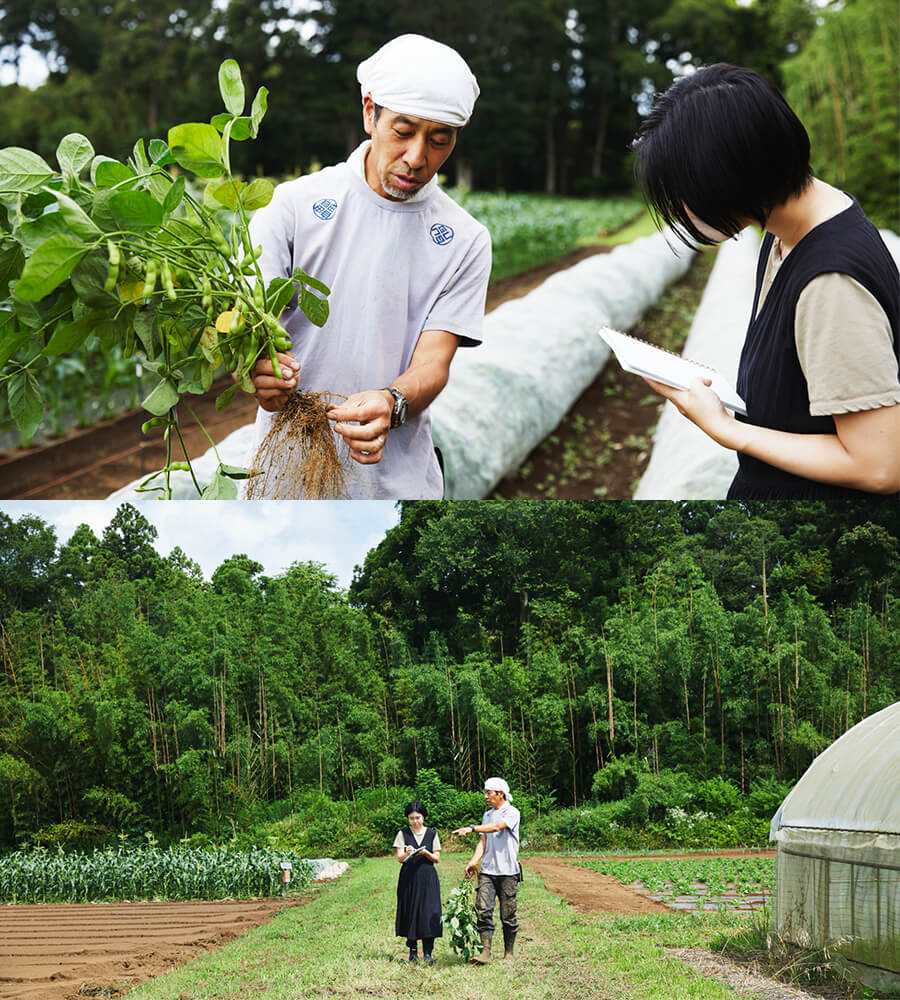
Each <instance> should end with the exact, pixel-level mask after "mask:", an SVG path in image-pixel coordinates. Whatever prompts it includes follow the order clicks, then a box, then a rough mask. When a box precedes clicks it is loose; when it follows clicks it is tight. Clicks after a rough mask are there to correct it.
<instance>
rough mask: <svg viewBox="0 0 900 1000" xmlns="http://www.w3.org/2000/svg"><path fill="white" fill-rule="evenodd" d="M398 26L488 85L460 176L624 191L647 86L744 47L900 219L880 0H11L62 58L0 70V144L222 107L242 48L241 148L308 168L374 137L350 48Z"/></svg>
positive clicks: (45, 147) (459, 164) (730, 57)
mask: <svg viewBox="0 0 900 1000" xmlns="http://www.w3.org/2000/svg"><path fill="white" fill-rule="evenodd" d="M404 32H420V33H423V34H428V35H433V36H434V37H437V38H438V39H439V40H440V41H443V42H446V43H448V44H450V45H453V46H455V47H456V48H457V49H458V50H459V51H460V52H461V53H462V55H463V56H464V57H465V58H466V59H467V60H468V61H469V63H470V64H471V66H472V68H473V70H474V72H475V74H476V76H477V77H478V80H479V83H480V86H481V97H480V99H479V102H478V105H477V108H476V113H475V115H474V118H473V120H472V122H471V123H470V125H469V126H468V127H467V128H466V129H465V130H464V131H463V133H462V135H461V137H460V142H459V144H458V147H457V151H456V153H455V154H454V156H453V157H452V158H451V159H450V161H449V162H448V171H449V173H450V180H451V181H452V182H454V183H463V184H465V185H466V186H468V187H474V188H478V189H481V190H506V191H529V190H538V191H546V192H548V193H555V194H567V195H602V194H606V193H609V192H615V193H620V192H622V191H623V190H625V189H628V188H630V187H631V186H632V177H631V153H630V151H629V147H630V143H631V140H632V138H633V137H634V134H635V132H636V130H637V127H638V124H639V121H640V116H641V115H642V114H643V113H646V110H647V109H648V107H649V102H650V100H651V98H652V95H653V93H654V92H656V91H661V90H664V89H665V88H666V87H667V86H668V85H669V84H670V83H671V82H672V80H673V78H674V77H675V76H676V75H679V74H681V73H684V72H687V71H689V70H690V69H691V68H692V67H696V66H699V65H701V64H704V63H711V62H733V63H738V64H741V65H745V66H749V67H750V68H752V69H756V70H758V71H760V72H762V73H764V74H766V75H767V76H769V77H770V78H771V79H772V80H773V81H774V82H775V83H776V84H777V85H779V86H785V85H786V83H787V82H791V84H792V89H791V97H792V99H796V101H797V110H798V112H799V113H800V116H801V118H804V120H807V115H808V116H809V118H808V120H807V124H808V127H809V128H810V131H811V133H812V137H813V152H814V156H815V157H816V164H817V167H822V166H824V167H827V168H828V170H829V171H830V170H832V169H834V170H836V172H837V175H836V176H827V175H826V177H825V179H826V180H831V181H832V182H833V183H840V184H846V185H847V187H848V190H850V191H852V192H853V193H854V194H855V195H856V197H857V198H858V199H859V201H860V203H861V204H862V205H863V207H864V208H868V206H869V205H871V206H872V210H873V211H875V212H876V214H877V215H878V221H879V224H881V225H888V226H893V227H894V228H897V227H898V223H897V219H896V216H897V185H896V177H897V161H898V155H897V149H896V143H895V142H894V138H895V136H896V129H897V111H898V102H897V91H898V72H900V71H898V52H897V35H898V26H897V20H896V18H891V17H889V16H888V12H887V10H886V9H885V5H884V4H883V3H881V0H840V2H831V3H827V4H825V5H823V4H822V3H821V2H813V0H617V2H615V3H613V2H610V0H582V2H580V3H578V4H575V5H573V4H571V3H568V2H566V3H562V2H560V0H527V2H524V0H492V2H491V3H490V4H484V3H476V2H474V0H458V2H457V3H454V4H451V5H448V4H445V3H439V2H437V0H420V2H418V3H416V4H396V3H387V2H385V0H365V2H362V0H328V2H310V0H260V2H253V3H250V2H248V0H229V2H215V3H212V2H211V0H181V2H179V3H173V2H171V0H141V2H137V0H113V2H108V0H103V2H98V0H85V2H84V3H80V4H78V5H77V6H71V5H67V4H56V3H49V2H47V0H28V2H25V0H15V2H12V3H8V4H6V5H5V6H4V8H3V10H2V11H0V57H2V58H3V60H4V61H5V62H6V63H7V64H9V67H10V72H11V73H12V74H13V76H17V74H18V70H19V60H20V58H21V53H22V51H23V49H22V47H23V46H24V45H28V46H29V47H30V48H31V49H33V50H35V51H36V52H38V53H40V54H41V55H42V56H43V57H44V58H45V59H46V60H47V63H48V65H49V68H50V76H49V78H48V80H47V82H46V83H45V84H44V85H43V86H40V87H38V88H37V89H36V90H34V91H32V90H29V89H28V88H27V87H24V86H16V84H11V85H9V86H7V87H5V88H2V93H3V107H4V115H3V120H2V123H0V146H7V145H16V146H24V147H27V148H28V149H31V150H33V151H34V152H36V153H39V154H40V155H42V156H43V157H45V158H47V159H52V157H53V153H54V151H55V149H56V147H57V144H58V143H59V140H60V139H61V138H62V137H63V136H64V135H66V134H67V133H70V132H81V133H83V134H85V135H86V136H87V137H88V138H89V139H90V140H91V142H92V143H93V145H94V148H95V149H97V150H98V152H101V153H103V154H104V155H109V156H114V157H116V158H124V157H125V156H126V155H127V154H128V152H129V151H130V149H131V146H132V144H133V143H134V142H135V140H136V139H138V138H139V137H142V138H145V139H150V138H153V137H154V136H155V137H164V136H165V135H166V131H167V129H168V128H169V127H171V126H172V125H174V124H176V123H178V122H189V121H201V120H205V119H208V118H209V117H210V115H212V114H214V113H215V112H216V111H218V110H219V109H218V107H217V97H216V90H215V83H214V82H215V79H216V70H217V67H218V65H219V63H220V62H221V61H222V60H223V59H226V58H235V59H237V61H238V62H239V63H240V65H241V66H242V67H243V69H244V71H245V74H246V78H247V80H249V81H250V85H251V86H253V87H254V88H255V87H257V86H260V85H265V86H266V87H268V88H269V91H270V106H269V114H268V117H267V121H266V125H265V127H264V129H263V130H262V132H261V134H260V137H259V139H258V141H256V142H254V143H253V144H252V146H251V145H248V146H247V148H245V149H243V150H241V151H240V153H239V154H238V155H237V157H236V165H238V166H239V168H240V169H242V170H244V171H245V172H246V173H250V174H254V173H257V172H263V173H265V174H267V175H270V176H279V177H284V176H295V175H296V174H298V173H300V172H301V171H310V170H312V169H315V168H316V167H317V166H319V165H321V164H327V163H332V162H336V161H338V160H341V159H343V158H344V157H346V155H347V154H348V152H349V151H350V150H351V149H352V148H353V147H354V146H355V145H356V144H357V143H358V142H359V141H360V140H361V139H362V138H364V136H363V133H362V129H361V115H360V108H359V88H358V85H357V83H356V77H355V70H356V66H357V64H358V63H359V61H360V60H361V59H363V58H365V57H366V56H368V55H369V54H371V52H373V51H374V50H375V49H376V48H377V47H378V46H380V45H381V44H383V43H384V42H385V41H387V40H388V39H389V38H391V37H393V36H395V35H398V34H402V33H404ZM820 143H821V144H820Z"/></svg>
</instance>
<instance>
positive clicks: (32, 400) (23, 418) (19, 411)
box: [7, 371, 44, 441]
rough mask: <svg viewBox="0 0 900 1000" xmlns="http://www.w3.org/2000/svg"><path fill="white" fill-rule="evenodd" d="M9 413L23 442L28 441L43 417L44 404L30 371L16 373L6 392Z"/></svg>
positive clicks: (35, 380)
mask: <svg viewBox="0 0 900 1000" xmlns="http://www.w3.org/2000/svg"><path fill="white" fill-rule="evenodd" d="M7 393H8V395H7V398H8V400H9V412H10V414H11V415H12V418H13V420H15V422H16V426H17V427H18V428H19V433H20V434H21V435H22V438H23V440H25V441H30V440H31V439H32V438H33V437H34V432H35V431H36V430H37V429H38V426H39V424H40V422H41V419H42V417H43V416H44V404H43V401H42V400H41V393H40V390H39V389H38V382H37V379H36V378H35V377H34V375H32V374H31V372H30V371H20V372H16V374H15V375H13V377H12V378H11V379H10V380H9V389H8V390H7Z"/></svg>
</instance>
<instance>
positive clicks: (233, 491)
mask: <svg viewBox="0 0 900 1000" xmlns="http://www.w3.org/2000/svg"><path fill="white" fill-rule="evenodd" d="M221 469H222V466H221V465H220V466H219V468H218V469H216V475H215V477H214V478H213V481H212V482H211V483H210V484H209V485H208V486H207V487H206V488H205V489H204V490H203V492H202V493H201V494H200V499H201V500H237V493H238V490H237V483H235V482H233V481H232V480H231V479H229V478H228V477H227V476H223V475H222V474H221Z"/></svg>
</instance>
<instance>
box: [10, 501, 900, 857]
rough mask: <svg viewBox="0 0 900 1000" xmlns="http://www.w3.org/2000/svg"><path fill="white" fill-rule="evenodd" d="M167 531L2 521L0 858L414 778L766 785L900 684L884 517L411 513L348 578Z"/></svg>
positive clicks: (434, 508) (713, 508)
mask: <svg viewBox="0 0 900 1000" xmlns="http://www.w3.org/2000/svg"><path fill="white" fill-rule="evenodd" d="M155 537H156V531H155V528H154V527H153V526H152V525H151V524H150V523H149V522H148V521H147V520H146V519H145V518H144V517H143V515H142V514H141V513H140V512H139V511H138V510H137V509H136V508H134V507H133V506H131V505H129V504H123V505H122V506H121V507H119V509H118V510H117V512H116V514H115V516H114V517H113V519H112V520H111V522H110V524H109V525H108V527H107V528H106V530H105V531H104V532H103V534H102V536H101V537H99V538H98V537H97V536H96V535H95V534H94V533H93V532H92V531H91V529H90V528H89V527H87V526H86V525H82V526H81V527H79V528H78V529H77V530H76V531H75V532H74V533H73V534H72V536H71V537H70V538H69V539H68V540H67V541H66V542H65V543H64V544H59V543H58V541H57V539H56V536H55V531H54V529H53V528H52V527H50V526H49V525H48V524H46V523H45V522H43V521H42V520H41V519H40V518H38V517H34V516H25V517H21V518H19V519H18V520H13V519H11V518H9V517H8V516H6V515H5V514H2V513H0V654H2V659H3V671H2V675H0V845H4V846H13V845H15V844H18V843H22V842H27V841H28V840H29V839H30V838H34V837H36V836H37V837H38V838H39V837H40V834H41V831H44V833H46V831H48V830H57V831H58V830H59V829H61V828H63V829H64V828H66V827H70V828H71V829H73V830H75V831H81V832H84V831H91V830H93V831H95V832H97V833H98V834H102V833H104V832H106V833H107V834H108V833H110V832H113V833H123V834H134V833H138V834H140V833H141V832H143V831H146V830H154V831H156V832H157V833H163V832H166V831H168V832H169V833H170V834H173V835H182V834H189V833H191V832H193V831H206V832H208V833H210V834H211V835H221V834H222V833H223V832H225V831H226V830H230V829H232V823H233V822H235V821H237V822H238V823H240V820H241V816H242V815H244V814H245V813H246V812H247V811H248V810H252V809H253V808H254V807H256V806H259V805H265V804H267V803H274V802H284V803H286V804H287V805H286V808H288V809H290V808H291V805H292V804H293V803H294V802H295V800H296V799H297V798H298V797H301V796H302V795H303V794H304V793H305V792H307V791H314V792H316V793H321V794H323V795H325V796H328V797H331V798H333V799H347V800H352V799H354V798H355V797H357V796H359V795H360V794H362V793H366V794H369V793H370V792H374V793H375V794H378V793H379V790H380V791H381V792H382V793H383V795H384V797H385V800H387V798H388V797H389V794H390V793H391V791H392V790H393V789H395V788H397V787H398V786H412V785H414V784H415V781H416V777H417V775H421V774H428V775H432V776H434V780H437V781H438V782H439V783H440V782H443V783H445V784H446V785H448V786H454V787H456V788H458V789H460V790H461V791H471V790H477V789H478V788H479V787H480V783H481V782H482V780H483V779H484V777H485V776H486V775H487V774H488V773H501V774H504V775H506V776H507V778H508V779H509V781H510V783H511V785H512V787H513V789H514V790H516V791H520V792H522V793H525V794H526V795H528V796H531V797H532V799H533V800H535V799H539V798H540V797H542V796H543V797H544V798H545V800H547V801H553V800H555V801H557V802H558V803H559V804H560V805H578V804H581V803H584V802H585V801H587V800H591V799H596V798H598V797H599V798H604V797H605V798H614V797H616V795H617V794H618V791H620V790H618V784H621V782H622V781H628V780H629V775H633V771H634V768H633V767H632V765H635V766H637V765H639V766H640V768H641V769H643V770H645V771H648V772H650V773H652V774H659V773H660V772H663V773H669V772H674V773H681V774H683V775H687V776H689V777H691V778H692V779H695V780H697V781H710V780H713V779H715V780H724V781H727V782H729V783H730V784H731V785H733V786H734V788H735V789H739V790H740V791H742V792H749V791H750V790H751V788H753V787H754V786H756V785H758V784H759V783H760V782H765V781H769V780H778V781H781V782H790V781H793V780H795V779H796V777H797V776H799V774H801V773H802V772H803V770H804V769H805V768H806V767H807V766H808V764H809V763H810V761H811V760H812V758H813V757H814V756H815V755H816V754H818V753H819V752H820V751H821V750H822V749H824V748H825V747H826V746H827V745H828V744H829V743H830V742H831V741H833V740H834V739H835V738H836V737H837V736H839V735H841V734H842V733H843V732H844V731H845V730H846V729H848V728H849V727H851V726H853V725H854V724H855V723H856V722H858V721H859V720H860V719H861V718H863V717H864V716H866V715H869V714H871V713H872V712H875V711H877V710H878V709H880V708H882V707H884V706H885V705H887V704H890V703H892V702H893V701H895V700H896V699H897V697H898V690H900V596H898V595H900V558H898V556H900V551H898V550H900V510H898V506H897V504H896V503H894V502H886V503H872V504H846V505H841V504H827V505H826V504H822V503H799V502H798V503H785V504H779V505H771V506H766V505H736V504H720V503H713V502H686V503H658V504H657V503H625V502H623V503H614V504H613V503H603V502H592V503H587V502H585V503H580V502H573V501H570V502H551V501H545V502H509V501H480V502H462V501H460V502H455V503H443V502H410V503H404V504H402V505H401V518H400V521H399V523H398V524H397V526H396V527H394V528H392V529H391V530H390V531H388V533H387V535H386V536H385V538H384V540H383V541H382V542H381V543H380V544H379V545H378V546H377V547H375V548H374V549H372V550H371V551H370V552H369V553H368V555H367V557H366V559H365V562H364V565H363V566H361V567H358V569H357V572H356V575H355V578H354V581H353V583H352V585H351V587H350V589H349V591H344V590H342V589H341V588H339V587H338V586H337V583H336V580H335V578H334V577H333V576H332V575H330V574H329V573H328V572H327V571H326V570H325V569H324V568H323V567H322V566H321V565H319V564H316V563H309V562H296V563H294V564H293V565H292V566H291V567H290V568H289V569H288V570H286V571H285V572H283V573H280V574H278V575H276V576H266V575H265V574H264V573H263V571H262V566H261V565H260V564H259V563H258V562H256V561H255V560H254V559H253V557H252V553H251V554H246V555H236V556H233V557H230V558H228V559H225V560H223V561H222V563H221V564H220V565H219V566H218V567H217V568H216V570H215V571H214V572H213V573H212V576H211V578H210V579H208V580H207V579H204V577H203V574H202V573H201V572H200V570H199V568H198V567H197V566H196V564H194V563H193V562H192V561H191V560H190V559H189V558H188V557H187V556H186V555H185V553H184V552H182V551H181V550H179V549H175V550H173V551H172V552H171V553H170V554H169V555H168V556H163V555H160V554H159V553H158V552H157V550H156V548H155V546H154V542H155ZM629 762H630V763H629ZM629 768H631V770H629Z"/></svg>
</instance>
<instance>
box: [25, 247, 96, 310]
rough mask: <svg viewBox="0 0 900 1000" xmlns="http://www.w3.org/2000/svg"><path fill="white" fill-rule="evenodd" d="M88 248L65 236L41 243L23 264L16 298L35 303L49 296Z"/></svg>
mask: <svg viewBox="0 0 900 1000" xmlns="http://www.w3.org/2000/svg"><path fill="white" fill-rule="evenodd" d="M89 249H90V248H89V247H88V246H87V245H86V244H84V243H82V242H81V240H78V239H76V238H75V237H74V236H69V235H68V233H57V234H56V235H55V236H51V237H50V238H49V239H48V240H47V241H46V242H44V243H42V244H41V245H40V246H39V247H38V248H37V250H35V251H34V253H33V254H32V255H31V256H30V257H29V258H28V260H27V261H26V262H25V267H24V269H23V271H22V277H21V278H20V279H19V281H18V283H17V284H16V292H15V294H16V297H17V298H20V299H22V300H23V301H25V302H37V301H38V300H39V299H42V298H44V296H45V295H49V294H50V292H52V291H53V289H54V288H56V287H58V286H59V285H60V284H62V282H63V281H65V280H66V278H68V277H69V275H70V274H71V273H72V271H74V270H75V267H76V266H77V265H78V262H79V261H80V260H81V258H82V257H84V255H85V254H86V253H87V252H88V250H89Z"/></svg>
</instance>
